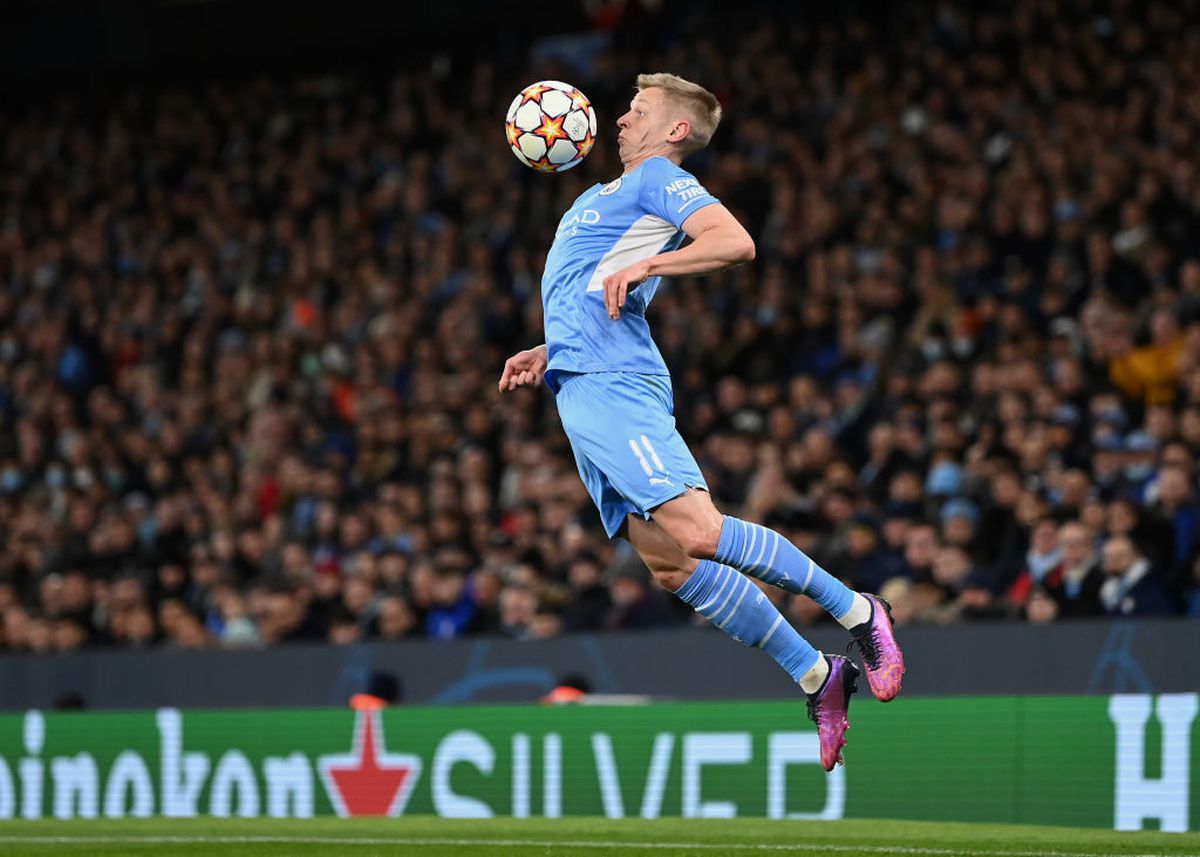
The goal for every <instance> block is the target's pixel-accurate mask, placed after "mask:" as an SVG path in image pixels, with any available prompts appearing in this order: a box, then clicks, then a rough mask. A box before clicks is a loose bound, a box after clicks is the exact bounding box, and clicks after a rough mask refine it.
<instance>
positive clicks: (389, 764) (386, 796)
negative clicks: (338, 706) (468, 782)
mask: <svg viewBox="0 0 1200 857" xmlns="http://www.w3.org/2000/svg"><path fill="white" fill-rule="evenodd" d="M317 769H318V770H319V771H320V772H321V781H322V782H323V783H324V784H325V791H326V792H328V793H329V800H330V801H331V802H332V803H333V808H334V810H335V811H336V812H337V814H338V815H340V816H342V817H343V818H345V817H349V816H356V815H402V814H403V813H404V807H405V805H407V804H408V798H409V795H410V794H412V790H413V787H414V786H416V784H417V780H418V779H419V778H420V776H421V758H420V757H419V756H413V755H410V754H408V753H389V752H387V749H386V748H385V747H384V744H383V726H382V723H381V719H380V716H379V712H378V711H359V712H358V714H357V716H356V717H355V720H354V745H353V749H352V750H351V751H350V752H349V753H343V754H333V755H329V756H321V757H320V758H319V759H317Z"/></svg>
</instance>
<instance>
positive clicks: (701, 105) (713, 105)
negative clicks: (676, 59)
mask: <svg viewBox="0 0 1200 857" xmlns="http://www.w3.org/2000/svg"><path fill="white" fill-rule="evenodd" d="M651 87H654V88H656V89H661V90H662V91H663V92H665V93H666V94H667V98H669V99H670V100H671V101H673V102H674V103H675V104H676V105H677V106H679V107H682V108H683V109H684V110H686V111H687V114H688V120H689V121H690V122H691V126H692V133H691V134H690V135H688V138H687V139H686V140H684V141H683V143H682V144H681V145H682V146H683V147H684V150H685V152H686V154H689V155H690V154H692V153H693V152H698V151H700V150H701V149H703V148H704V147H705V146H707V145H708V141H709V140H711V139H712V135H713V132H714V131H716V130H717V125H718V124H719V123H720V122H721V102H719V101H717V96H715V95H713V94H712V93H711V92H709V91H708V90H707V89H705V88H704V87H703V86H701V85H700V84H698V83H692V82H691V81H690V80H684V79H683V78H682V77H680V76H679V75H677V74H670V73H668V72H659V73H657V74H639V75H638V78H637V88H638V92H641V91H642V90H643V89H650V88H651Z"/></svg>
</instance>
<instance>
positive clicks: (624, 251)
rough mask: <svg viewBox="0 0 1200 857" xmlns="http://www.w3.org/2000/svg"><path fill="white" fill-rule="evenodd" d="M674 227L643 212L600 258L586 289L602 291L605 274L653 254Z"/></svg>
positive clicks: (662, 245)
mask: <svg viewBox="0 0 1200 857" xmlns="http://www.w3.org/2000/svg"><path fill="white" fill-rule="evenodd" d="M678 231H679V230H678V229H676V228H675V225H674V224H673V223H671V222H670V221H667V220H663V219H662V218H661V217H657V216H655V215H653V214H643V215H642V216H641V217H639V218H638V219H637V220H635V221H633V223H632V224H631V225H630V227H629V229H627V230H626V231H625V234H624V235H622V236H621V237H620V238H618V239H617V243H616V244H614V245H613V248H612V249H611V250H609V251H608V252H607V253H605V254H604V256H603V258H601V259H600V263H599V264H598V265H596V270H595V271H594V272H593V273H592V278H591V279H590V280H588V284H587V291H589V292H602V291H604V278H605V277H607V276H608V275H609V274H615V273H616V272H617V271H620V270H621V269H622V268H628V267H629V266H630V265H632V264H633V263H634V262H640V261H642V260H643V259H649V258H650V257H651V256H657V255H658V254H659V253H661V252H662V249H663V247H664V246H665V245H666V243H667V242H668V241H670V240H671V239H672V238H674V237H675V234H676V233H677V232H678Z"/></svg>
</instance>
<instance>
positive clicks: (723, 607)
mask: <svg viewBox="0 0 1200 857" xmlns="http://www.w3.org/2000/svg"><path fill="white" fill-rule="evenodd" d="M734 574H737V572H734ZM738 577H740V578H741V579H742V580H745V579H746V578H744V577H742V576H741V575H740V574H738ZM736 590H737V583H734V585H733V586H731V587H729V594H728V595H726V596H725V600H724V601H722V602H721V606H720V607H718V608H717V609H716V610H714V611H713V612H712V616H709V617H708V618H709V619H712V618H713V616H720V615H721V611H722V610H724V609H725V605H726V604H728V603H729V599H730V598H732V597H733V593H734V592H735V591H736Z"/></svg>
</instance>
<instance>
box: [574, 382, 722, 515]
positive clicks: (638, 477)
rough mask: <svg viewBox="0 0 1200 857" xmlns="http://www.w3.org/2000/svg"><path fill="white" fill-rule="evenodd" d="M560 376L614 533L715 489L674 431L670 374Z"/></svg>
mask: <svg viewBox="0 0 1200 857" xmlns="http://www.w3.org/2000/svg"><path fill="white" fill-rule="evenodd" d="M558 377H559V384H560V386H559V390H558V398H557V404H558V416H559V419H560V420H561V421H562V425H563V429H565V430H566V432H567V439H568V440H570V441H571V449H572V450H573V451H574V453H575V464H576V465H577V466H578V467H579V475H580V477H582V479H583V484H584V485H586V486H587V490H588V493H589V494H591V495H592V500H593V501H594V502H595V503H596V508H598V509H599V510H600V517H601V519H602V520H603V521H604V529H605V531H607V532H608V535H609V537H610V538H611V537H612V536H615V535H616V534H617V533H618V532H619V531H620V529H621V526H622V525H623V524H624V523H625V518H626V516H628V515H630V514H634V513H636V514H638V515H641V516H642V517H643V518H646V519H649V518H650V510H652V509H655V508H657V507H658V506H661V505H662V504H663V503H665V502H667V501H668V500H671V499H673V498H675V497H678V496H679V495H680V494H683V493H684V492H685V491H687V489H688V488H693V487H695V488H703V489H705V490H708V486H707V485H706V484H705V482H704V476H703V475H701V473H700V467H699V466H698V465H697V464H696V459H695V458H693V457H692V453H691V451H690V450H689V449H688V448H687V444H686V443H684V442H683V438H682V437H680V436H679V431H678V430H677V429H676V428H675V417H674V415H673V414H674V402H673V401H672V398H671V380H670V378H668V377H667V376H666V375H638V374H634V373H631V372H589V373H586V374H572V373H566V372H560V373H559V376H558Z"/></svg>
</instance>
